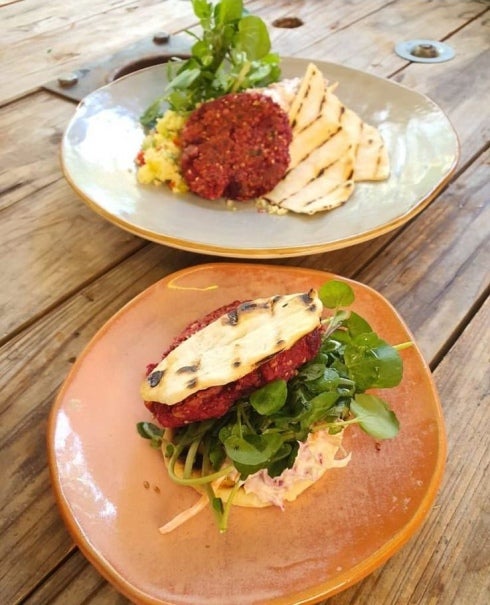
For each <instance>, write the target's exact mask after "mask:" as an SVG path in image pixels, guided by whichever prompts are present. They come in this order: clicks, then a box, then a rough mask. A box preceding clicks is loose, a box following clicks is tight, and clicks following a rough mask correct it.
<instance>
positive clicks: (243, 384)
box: [145, 302, 322, 428]
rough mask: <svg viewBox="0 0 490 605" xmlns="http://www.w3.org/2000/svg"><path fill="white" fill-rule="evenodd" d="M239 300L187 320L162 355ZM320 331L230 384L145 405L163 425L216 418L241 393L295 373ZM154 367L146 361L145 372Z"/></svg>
mask: <svg viewBox="0 0 490 605" xmlns="http://www.w3.org/2000/svg"><path fill="white" fill-rule="evenodd" d="M239 304H240V303H238V302H233V303H231V304H229V305H226V306H224V307H221V308H219V309H216V310H215V311H213V312H212V313H209V314H208V315H206V316H205V317H203V318H202V319H201V320H199V321H195V322H193V323H192V324H190V325H189V326H188V327H187V328H186V329H185V330H184V331H183V332H182V333H181V334H180V335H179V336H178V337H177V338H176V339H175V340H174V341H173V343H172V344H171V346H170V347H169V348H168V349H167V350H166V351H165V353H164V355H163V357H165V356H166V355H168V354H169V353H170V352H171V351H172V350H173V349H174V348H176V347H177V346H178V345H179V344H180V343H181V342H182V341H183V340H185V339H186V338H189V337H190V336H192V334H194V333H195V332H197V331H198V330H200V329H201V328H203V327H204V326H206V325H208V324H209V323H211V322H212V321H214V320H215V319H217V318H218V317H220V316H222V315H223V314H224V313H230V312H233V310H234V309H236V308H237V306H238V305H239ZM321 332H322V331H321V328H317V329H315V330H313V331H312V332H310V333H308V334H306V335H305V336H303V337H302V338H300V339H299V340H298V341H297V342H296V343H295V344H294V345H293V346H292V347H291V348H290V349H287V350H285V351H281V352H279V353H277V354H276V355H274V356H273V357H271V358H270V359H268V360H267V361H265V362H264V363H262V364H261V365H260V366H258V367H257V368H256V369H254V370H253V371H252V372H250V373H248V374H246V375H245V376H243V377H242V378H240V379H238V380H235V381H233V382H230V383H229V384H226V385H222V386H216V387H210V388H207V389H203V390H202V391H198V392H197V393H194V394H192V395H189V396H188V397H186V398H185V399H183V400H182V401H181V402H180V403H178V404H175V405H167V404H165V403H159V402H156V401H146V402H145V405H146V407H147V408H148V409H149V410H150V411H151V412H152V413H153V414H154V416H155V418H156V420H157V421H158V422H159V423H160V424H161V425H162V426H164V427H168V428H175V427H179V426H183V425H185V424H188V423H190V422H197V421H201V420H207V419H208V418H219V417H221V416H222V415H223V414H225V413H226V412H227V411H228V409H229V408H230V407H231V406H232V405H233V404H234V403H235V401H237V400H238V399H239V398H240V397H246V396H248V395H250V393H252V392H253V391H255V390H256V389H258V388H260V387H262V386H264V385H265V384H267V383H268V382H271V381H272V380H277V379H283V380H289V379H290V378H292V377H293V376H294V375H295V374H296V370H297V368H299V367H300V366H302V365H303V364H304V363H306V362H307V361H309V360H310V359H312V358H313V357H314V356H315V355H316V354H317V353H318V350H319V349H320V344H321ZM154 367H155V366H154V364H152V365H149V366H148V367H147V374H151V372H152V370H153V368H154Z"/></svg>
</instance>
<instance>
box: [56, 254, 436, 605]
mask: <svg viewBox="0 0 490 605" xmlns="http://www.w3.org/2000/svg"><path fill="white" fill-rule="evenodd" d="M223 266H225V268H226V267H230V268H231V267H232V268H233V269H234V270H239V269H240V268H241V267H243V268H248V269H252V270H253V269H257V270H260V269H263V268H265V269H268V270H271V271H277V272H280V273H283V274H285V275H286V276H287V274H290V273H295V274H300V275H305V276H306V275H315V276H316V277H318V278H319V277H322V278H324V279H336V278H337V279H340V280H342V281H344V282H347V283H350V284H354V285H355V286H357V287H361V288H362V289H365V290H367V291H369V292H370V293H371V294H372V295H374V296H375V297H376V298H377V299H380V300H381V301H382V302H383V303H384V304H385V305H386V307H387V308H388V309H389V310H390V312H391V313H392V314H393V315H394V317H395V318H396V320H397V322H398V323H399V325H401V327H402V328H403V329H404V330H405V331H406V332H407V334H408V335H409V336H410V337H411V339H412V342H413V347H414V348H415V350H416V351H417V353H418V357H419V362H420V363H421V366H422V367H423V369H424V371H425V373H426V377H427V379H428V385H429V386H430V393H431V398H432V400H433V402H434V411H435V415H434V419H435V421H436V425H437V444H438V448H437V458H436V461H435V464H434V470H433V472H432V474H431V477H430V481H429V483H428V485H427V488H426V489H425V491H424V495H423V497H422V499H421V501H420V504H419V506H418V508H417V509H416V511H415V512H414V514H413V515H412V517H411V518H410V520H409V521H408V522H407V523H406V524H405V525H404V526H403V527H402V528H401V529H400V530H399V531H398V532H396V533H395V534H394V535H393V536H392V537H391V538H390V539H389V540H387V541H386V542H385V543H384V544H383V545H382V546H381V547H379V548H378V549H377V550H376V551H374V552H373V553H372V554H371V555H369V556H368V557H367V558H365V559H364V560H362V561H360V562H359V563H357V564H356V565H354V566H352V567H350V568H348V569H346V570H343V571H342V572H339V573H338V574H337V575H336V576H335V577H334V578H333V579H330V580H328V581H323V582H319V583H318V584H316V585H315V586H313V587H309V588H308V587H307V588H305V589H304V590H301V591H297V592H295V593H294V594H289V595H286V596H280V597H273V598H270V599H267V600H266V601H264V602H263V603H264V604H267V605H296V604H297V603H299V602H301V603H304V604H305V605H307V604H313V603H317V602H319V601H321V600H324V599H327V598H330V597H332V596H334V595H336V594H338V593H340V592H343V591H344V590H346V589H347V588H349V587H351V586H353V585H356V584H358V583H359V582H360V581H362V580H363V579H365V578H366V577H367V576H368V575H370V574H371V573H373V572H374V571H375V570H376V569H378V568H380V567H381V566H382V565H383V564H384V563H386V562H387V561H388V559H390V558H391V557H392V556H393V555H395V554H396V553H397V552H398V551H399V550H400V549H401V548H402V547H403V546H404V544H406V543H407V542H408V541H409V540H410V539H412V538H413V537H414V536H415V534H416V532H417V530H418V529H419V528H420V527H421V526H422V524H423V523H424V521H425V520H426V518H427V516H428V513H429V510H430V508H431V506H432V505H433V503H434V501H435V499H436V497H437V495H438V492H439V489H440V486H441V483H442V479H443V475H444V470H445V465H446V457H447V435H446V429H445V423H444V416H443V410H442V406H441V402H440V398H439V394H438V391H437V388H436V385H435V382H434V379H433V376H432V372H431V370H430V367H429V366H428V364H427V362H426V361H425V359H424V357H423V355H422V353H421V351H420V349H419V347H418V345H417V342H416V340H415V339H414V338H413V335H412V333H411V331H410V329H409V328H408V326H407V324H406V323H405V321H404V320H403V318H402V317H401V316H400V314H399V313H398V311H397V310H396V308H395V307H394V306H393V305H392V304H391V302H390V301H389V300H388V299H386V298H385V297H384V296H383V295H382V294H381V293H380V292H378V291H377V290H375V289H374V288H372V287H371V286H369V285H367V284H364V283H362V282H359V281H357V280H355V279H352V278H348V277H344V276H341V275H338V274H336V273H332V272H330V271H323V270H320V269H310V268H307V267H299V266H291V267H289V266H284V265H278V266H276V265H273V264H264V263H260V264H256V263H232V262H228V263H227V262H219V261H218V262H209V263H203V264H199V265H191V266H189V267H186V268H183V269H179V270H177V271H175V272H172V273H169V274H168V275H166V276H164V277H162V278H161V279H159V280H157V281H156V282H154V283H152V284H151V285H149V286H148V287H146V288H145V289H144V290H142V291H141V292H139V293H138V294H137V295H136V296H134V297H133V298H131V299H130V300H129V301H128V302H126V303H125V304H124V305H123V306H122V307H121V308H119V309H118V310H117V311H116V312H115V313H114V314H112V315H111V316H110V317H109V318H108V319H107V320H106V321H105V322H104V323H103V324H102V325H101V326H100V328H99V329H98V330H97V331H96V333H95V334H94V335H93V336H92V338H91V339H90V340H89V341H88V343H87V344H86V345H85V347H84V348H83V349H82V351H81V352H80V353H79V355H78V356H77V359H76V361H75V363H74V364H73V365H72V367H71V368H70V370H69V372H68V374H67V375H66V377H65V379H64V381H63V383H62V385H61V387H60V388H59V389H58V392H57V394H56V397H55V399H54V402H53V404H52V406H51V409H50V412H49V416H48V422H47V429H46V445H47V455H48V456H47V457H48V468H49V475H50V481H51V488H52V493H54V497H55V501H56V504H57V507H58V511H59V512H60V514H61V517H62V520H63V522H64V525H65V528H66V529H67V531H68V533H69V534H70V536H71V537H72V538H73V540H74V542H75V544H76V546H77V547H78V548H79V549H80V551H81V552H82V554H83V555H84V556H85V558H86V559H87V560H88V561H89V562H90V564H92V565H93V567H94V568H95V569H96V570H97V571H98V572H99V573H100V575H101V576H102V577H103V578H104V579H105V580H106V581H108V582H109V583H110V584H111V585H112V586H113V587H114V588H116V589H117V590H118V591H119V592H120V593H121V594H123V595H124V596H126V597H127V598H130V599H131V600H132V601H134V602H136V603H140V604H142V605H175V602H174V601H167V600H162V599H159V598H155V597H154V596H152V595H151V594H148V593H147V592H144V591H142V590H140V589H139V588H138V587H136V586H134V585H133V584H132V583H131V582H128V581H127V580H126V579H125V578H124V576H123V575H121V574H120V573H119V572H118V571H117V570H116V569H115V567H114V566H112V565H111V564H110V562H109V561H108V560H107V559H105V558H104V557H103V555H102V554H101V553H99V552H98V551H97V548H96V546H95V545H94V544H93V543H92V542H91V540H90V539H89V536H87V535H86V534H85V533H84V532H83V529H82V527H81V526H80V524H79V522H78V520H77V518H76V516H75V515H74V514H73V513H72V511H71V510H70V506H69V501H68V499H67V498H66V497H65V494H64V489H63V483H62V481H61V478H60V476H59V473H58V472H57V457H56V452H55V447H54V433H55V430H56V420H57V415H58V412H59V410H60V408H61V406H62V403H63V400H64V396H65V392H66V391H67V389H68V388H69V386H70V382H71V380H72V378H73V377H74V376H75V375H76V373H77V372H78V371H79V368H80V367H81V366H82V365H83V362H84V359H85V357H86V356H88V355H89V353H90V352H91V350H92V348H93V347H95V346H96V345H97V344H98V342H99V340H100V338H101V337H103V336H104V334H105V333H106V332H107V331H108V330H109V329H110V328H111V327H112V325H113V324H115V323H117V321H118V320H119V319H120V318H121V317H122V316H124V314H125V313H126V311H127V310H128V309H129V308H131V307H132V306H133V305H134V304H136V303H137V302H139V300H140V299H142V298H144V297H145V296H147V295H148V293H149V291H150V290H153V289H157V288H159V287H161V286H162V285H165V284H168V283H170V282H171V281H175V280H177V279H179V278H181V277H184V276H187V275H189V274H190V273H193V272H196V271H213V270H216V268H218V267H219V268H221V267H223Z"/></svg>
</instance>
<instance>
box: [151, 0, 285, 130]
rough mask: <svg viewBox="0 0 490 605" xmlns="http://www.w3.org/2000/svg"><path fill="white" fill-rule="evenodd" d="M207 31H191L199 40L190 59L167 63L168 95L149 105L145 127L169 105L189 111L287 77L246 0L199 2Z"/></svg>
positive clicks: (199, 13) (198, 11) (196, 8)
mask: <svg viewBox="0 0 490 605" xmlns="http://www.w3.org/2000/svg"><path fill="white" fill-rule="evenodd" d="M192 7H193V10H194V14H195V15H196V17H197V18H198V19H199V23H200V26H201V30H202V33H201V35H197V34H196V33H194V32H191V31H188V32H187V33H188V34H189V35H191V36H192V37H193V38H194V40H195V42H194V44H193V45H192V47H191V49H190V50H191V55H190V57H189V58H188V59H178V58H176V59H173V60H171V61H169V62H168V63H167V77H168V85H167V87H166V89H165V91H164V95H163V96H162V97H161V98H159V99H157V100H156V101H155V102H154V103H152V104H151V105H150V107H148V109H147V110H146V111H145V113H144V114H143V115H142V116H141V123H142V124H143V126H144V127H146V128H151V127H152V126H153V125H154V123H155V121H156V119H157V118H158V117H159V116H160V115H161V114H162V113H163V109H164V107H165V105H167V106H168V107H169V108H170V109H172V110H174V111H177V112H179V113H186V112H189V111H191V110H192V109H194V108H195V107H196V105H197V104H199V103H202V102H203V101H207V100H209V99H214V98H217V97H220V96H222V95H225V94H227V93H230V92H239V91H241V90H245V89H247V88H256V87H262V86H267V85H269V84H270V83H272V82H276V81H277V80H278V79H279V78H280V75H281V71H280V67H279V56H278V55H277V54H276V53H271V52H270V51H271V43H270V38H269V32H268V30H267V26H266V24H265V23H264V21H263V20H262V19H261V18H260V17H258V16H256V15H250V14H247V13H246V11H245V10H244V7H243V1H242V0H221V1H220V2H217V3H216V4H214V5H213V3H212V2H208V1H207V0H193V1H192Z"/></svg>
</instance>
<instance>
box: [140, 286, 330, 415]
mask: <svg viewBox="0 0 490 605" xmlns="http://www.w3.org/2000/svg"><path fill="white" fill-rule="evenodd" d="M322 311H323V306H322V303H321V301H320V299H319V298H318V295H317V293H316V291H315V290H310V291H309V292H306V293H297V294H290V295H285V296H273V297H271V298H261V299H256V300H254V301H250V302H246V303H243V304H240V305H238V307H237V308H236V309H235V310H233V311H231V312H229V313H226V314H225V315H223V316H221V317H220V318H218V319H217V320H215V321H213V322H212V323H210V324H209V325H207V326H205V327H204V328H202V329H201V330H199V331H198V332H196V333H195V334H193V335H192V336H191V337H189V338H188V339H187V340H184V341H183V342H181V343H180V344H179V345H178V346H177V347H176V348H175V349H173V350H172V351H171V352H170V353H169V354H168V355H167V356H166V357H165V358H164V359H162V361H161V362H160V363H159V364H158V365H157V366H156V367H155V368H154V369H153V371H152V372H151V373H150V374H149V375H148V377H147V379H146V380H145V381H144V382H143V384H142V386H141V395H142V397H143V399H144V400H145V401H157V402H161V403H165V404H167V405H175V404H177V403H179V402H180V401H182V400H183V399H185V398H186V397H188V396H189V395H191V394H193V393H196V392H197V391H200V390H203V389H207V388H209V387H213V386H221V385H224V384H228V383H230V382H233V381H235V380H238V379H240V378H242V377H243V376H245V375H247V374H249V373H250V372H251V371H253V370H254V369H255V368H257V367H258V366H260V365H261V364H263V363H265V362H266V361H267V360H268V359H270V358H271V356H273V355H275V354H277V353H279V352H281V351H284V350H287V349H289V348H291V347H292V346H293V345H294V344H295V343H296V342H297V341H298V340H299V339H300V338H302V337H303V336H305V335H306V334H309V333H310V332H312V331H313V330H314V329H316V328H318V327H319V326H320V318H321V314H322Z"/></svg>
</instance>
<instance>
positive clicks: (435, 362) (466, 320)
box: [429, 285, 490, 372]
mask: <svg viewBox="0 0 490 605" xmlns="http://www.w3.org/2000/svg"><path fill="white" fill-rule="evenodd" d="M489 297H490V285H489V286H488V287H487V288H486V289H485V290H484V291H483V292H482V294H481V295H480V296H479V297H478V298H477V299H476V300H475V302H474V303H473V304H472V306H471V307H470V308H469V309H468V312H467V313H466V314H465V315H464V317H462V318H461V321H460V322H459V324H458V325H457V326H456V328H455V329H454V330H453V332H452V333H451V334H450V335H449V337H448V338H447V340H446V342H445V343H444V347H442V348H441V349H440V350H439V351H437V353H436V354H435V355H434V357H433V358H432V359H431V360H430V362H429V367H430V369H431V372H434V371H435V370H436V369H437V367H438V366H439V365H440V363H441V362H442V361H443V359H444V357H446V355H447V354H448V353H449V351H450V350H451V349H452V348H453V346H454V345H455V344H456V343H457V341H458V340H459V338H460V337H461V335H462V334H463V332H464V331H465V329H466V328H467V326H468V325H469V324H470V323H471V320H472V319H473V318H474V317H475V316H476V315H477V314H478V312H479V311H480V309H482V307H483V305H484V304H485V303H486V301H487V299H488V298H489Z"/></svg>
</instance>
